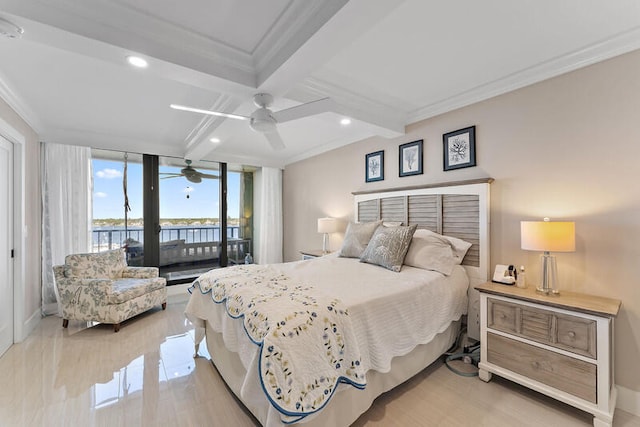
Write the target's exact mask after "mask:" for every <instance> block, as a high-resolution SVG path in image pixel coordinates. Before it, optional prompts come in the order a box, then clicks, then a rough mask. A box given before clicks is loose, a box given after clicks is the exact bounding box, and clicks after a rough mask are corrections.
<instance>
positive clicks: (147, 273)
mask: <svg viewBox="0 0 640 427" xmlns="http://www.w3.org/2000/svg"><path fill="white" fill-rule="evenodd" d="M158 275H159V271H158V267H126V268H125V269H124V270H122V278H123V279H151V278H154V277H158Z"/></svg>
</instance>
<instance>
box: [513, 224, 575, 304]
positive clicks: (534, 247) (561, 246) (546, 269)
mask: <svg viewBox="0 0 640 427" xmlns="http://www.w3.org/2000/svg"><path fill="white" fill-rule="evenodd" d="M520 239H521V247H522V249H524V250H526V251H542V252H543V254H542V255H540V258H541V260H540V261H541V264H542V265H541V266H540V267H541V270H540V273H541V274H540V276H541V277H542V285H541V286H537V287H536V290H537V291H538V292H540V293H543V294H549V293H553V294H558V293H559V291H558V267H557V266H556V257H555V256H554V255H551V252H574V251H575V250H576V230H575V223H574V222H569V221H549V218H545V219H544V221H521V222H520Z"/></svg>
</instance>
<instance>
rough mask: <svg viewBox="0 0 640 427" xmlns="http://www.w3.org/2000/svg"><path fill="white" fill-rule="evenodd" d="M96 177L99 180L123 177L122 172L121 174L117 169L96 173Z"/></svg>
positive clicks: (107, 169)
mask: <svg viewBox="0 0 640 427" xmlns="http://www.w3.org/2000/svg"><path fill="white" fill-rule="evenodd" d="M96 176H97V177H98V178H105V179H113V178H120V177H122V172H120V171H119V170H117V169H109V168H106V169H102V170H101V171H98V172H96Z"/></svg>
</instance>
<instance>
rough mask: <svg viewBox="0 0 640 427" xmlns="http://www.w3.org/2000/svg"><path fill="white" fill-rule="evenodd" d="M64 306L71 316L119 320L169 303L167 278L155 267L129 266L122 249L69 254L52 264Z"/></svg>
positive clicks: (66, 317)
mask: <svg viewBox="0 0 640 427" xmlns="http://www.w3.org/2000/svg"><path fill="white" fill-rule="evenodd" d="M53 271H54V274H55V278H56V286H57V287H58V294H59V296H60V304H61V306H62V326H63V327H64V328H66V327H67V326H68V325H69V320H81V321H87V322H89V321H94V322H102V323H111V324H113V330H114V331H115V332H118V331H119V330H120V324H121V323H122V322H123V321H125V320H127V319H129V318H131V317H133V316H136V315H138V314H140V313H142V312H144V311H147V310H149V309H150V308H152V307H154V306H156V305H162V309H163V310H164V309H165V308H166V307H167V288H166V285H167V282H166V280H165V279H164V278H163V277H158V269H157V268H156V267H128V266H127V262H126V259H125V253H124V250H122V249H116V250H112V251H106V252H98V253H91V254H74V255H67V257H66V258H65V264H64V265H57V266H54V267H53Z"/></svg>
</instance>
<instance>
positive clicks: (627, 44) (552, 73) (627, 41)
mask: <svg viewBox="0 0 640 427" xmlns="http://www.w3.org/2000/svg"><path fill="white" fill-rule="evenodd" d="M639 48H640V27H636V28H634V29H631V30H629V31H626V32H624V33H621V34H618V35H617V36H614V37H611V38H609V39H606V40H604V41H601V42H599V43H595V44H592V45H590V46H587V47H585V48H583V49H579V50H576V51H573V52H571V53H569V54H566V55H563V56H560V57H557V58H554V59H551V60H549V61H545V62H542V63H540V64H537V65H534V66H532V67H529V68H526V69H524V70H521V71H518V72H516V73H512V74H509V75H507V76H505V77H503V78H501V79H498V80H494V81H492V82H489V83H486V84H483V85H480V86H476V87H474V88H471V89H469V90H466V91H464V92H461V93H459V94H457V95H454V96H452V97H449V98H446V99H443V100H440V101H438V102H434V103H432V104H429V105H427V106H425V107H422V108H419V109H417V110H415V111H413V112H411V113H410V114H409V117H408V119H409V120H408V122H409V123H415V122H419V121H421V120H425V119H428V118H431V117H434V116H437V115H439V114H443V113H446V112H449V111H452V110H455V109H458V108H462V107H466V106H467V105H471V104H475V103H477V102H480V101H484V100H486V99H489V98H493V97H495V96H498V95H502V94H505V93H507V92H511V91H514V90H517V89H520V88H523V87H525V86H529V85H532V84H534V83H538V82H541V81H543V80H547V79H550V78H552V77H556V76H559V75H561V74H565V73H568V72H570V71H574V70H577V69H579V68H583V67H586V66H588V65H592V64H595V63H597V62H601V61H604V60H607V59H610V58H613V57H615V56H618V55H622V54H625V53H628V52H631V51H633V50H636V49H639Z"/></svg>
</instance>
